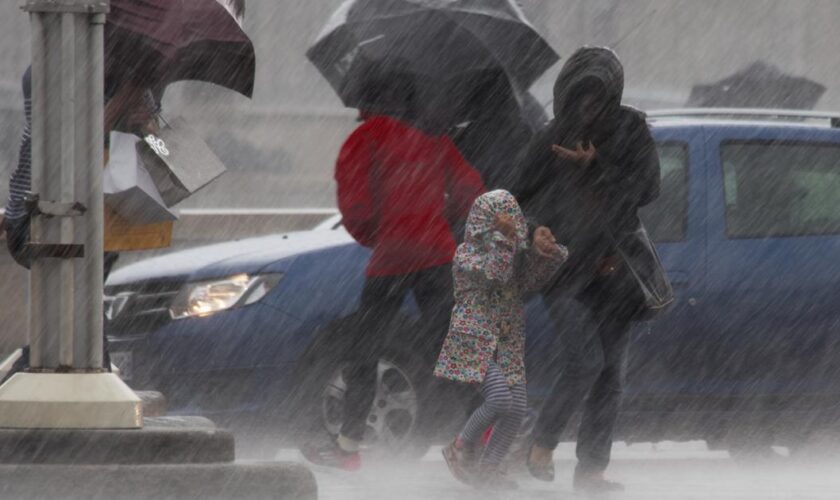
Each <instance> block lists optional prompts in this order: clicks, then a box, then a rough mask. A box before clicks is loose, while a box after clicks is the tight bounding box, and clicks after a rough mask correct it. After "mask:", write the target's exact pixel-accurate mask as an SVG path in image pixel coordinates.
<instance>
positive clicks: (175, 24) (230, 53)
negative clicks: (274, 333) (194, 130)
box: [105, 0, 256, 97]
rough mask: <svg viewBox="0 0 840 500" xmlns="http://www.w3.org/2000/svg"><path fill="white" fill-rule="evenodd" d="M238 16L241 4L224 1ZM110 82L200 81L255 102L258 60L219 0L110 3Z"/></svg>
mask: <svg viewBox="0 0 840 500" xmlns="http://www.w3.org/2000/svg"><path fill="white" fill-rule="evenodd" d="M227 3H230V4H231V5H232V9H233V10H234V12H236V8H237V5H238V4H239V3H240V2H226V5H227ZM105 52H106V58H105V60H106V67H105V74H106V82H107V84H108V85H114V86H118V85H119V84H120V83H121V82H123V81H125V80H127V79H131V80H133V81H135V82H138V81H142V82H144V83H146V84H147V85H150V86H154V87H155V88H156V90H158V92H160V91H162V89H163V87H165V86H166V85H168V84H169V83H172V82H175V81H180V80H200V81H205V82H210V83H215V84H217V85H221V86H223V87H227V88H229V89H232V90H235V91H237V92H239V93H241V94H243V95H245V96H248V97H251V95H252V94H253V91H254V73H255V68H256V56H255V54H254V46H253V44H252V43H251V40H250V39H249V38H248V36H247V35H246V34H245V32H244V31H242V28H241V27H240V25H239V23H238V22H237V19H236V18H234V16H233V15H231V13H230V12H229V11H228V8H226V6H225V5H222V3H220V2H219V1H217V0H111V12H110V13H109V14H108V21H107V23H106V25H105Z"/></svg>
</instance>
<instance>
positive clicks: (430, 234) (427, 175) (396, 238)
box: [335, 116, 485, 276]
mask: <svg viewBox="0 0 840 500" xmlns="http://www.w3.org/2000/svg"><path fill="white" fill-rule="evenodd" d="M335 180H336V182H337V183H338V208H339V210H340V211H341V215H342V216H343V218H344V226H345V227H346V228H347V230H348V231H349V232H350V234H351V235H352V236H353V238H355V239H356V241H358V242H359V243H361V244H362V245H364V246H366V247H370V248H373V255H372V256H371V259H370V262H369V263H368V267H367V275H368V276H393V275H399V274H407V273H411V272H415V271H420V270H423V269H428V268H430V267H435V266H440V265H444V264H448V263H450V262H452V258H453V256H454V254H455V247H456V244H455V239H454V237H453V236H452V230H451V229H450V226H449V220H452V219H453V218H454V219H455V220H464V219H466V216H467V214H468V213H469V210H470V207H471V206H472V203H473V201H474V200H475V199H476V198H477V197H478V196H480V195H481V194H482V193H483V192H484V191H485V189H484V184H483V183H482V181H481V176H480V175H479V173H478V172H477V171H476V170H475V169H474V168H473V167H472V166H471V165H470V164H469V163H467V162H466V160H464V158H463V157H462V156H461V154H460V153H459V152H458V150H457V149H456V147H455V145H454V144H453V143H452V141H451V140H450V139H449V138H448V137H446V136H440V137H435V136H430V135H427V134H424V133H423V132H421V131H419V130H417V129H415V128H412V127H411V126H410V125H408V124H406V123H403V122H401V121H399V120H396V119H394V118H390V117H386V116H373V117H371V118H369V119H367V120H366V121H365V122H364V123H363V124H361V125H360V126H359V127H358V128H357V129H356V130H355V131H354V132H353V133H352V134H351V135H350V137H349V138H348V139H347V142H345V143H344V146H343V147H342V148H341V153H340V154H339V157H338V162H337V164H336V169H335Z"/></svg>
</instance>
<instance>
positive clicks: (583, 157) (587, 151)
mask: <svg viewBox="0 0 840 500" xmlns="http://www.w3.org/2000/svg"><path fill="white" fill-rule="evenodd" d="M551 150H552V151H554V154H556V155H557V156H559V157H560V158H562V159H564V160H568V161H571V162H573V163H577V164H578V165H580V166H581V167H584V168H586V167H588V166H590V165H592V162H593V161H594V160H595V154H596V153H597V152H598V151H597V150H596V149H595V146H593V145H592V143H591V142H587V143H586V147H585V148H584V147H583V143H582V142H578V143H577V145H576V146H575V149H574V151H572V150H571V149H566V148H564V147H563V146H560V145H559V144H554V145H553V146H551Z"/></svg>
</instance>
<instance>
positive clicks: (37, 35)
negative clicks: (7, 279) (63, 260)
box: [29, 12, 47, 369]
mask: <svg viewBox="0 0 840 500" xmlns="http://www.w3.org/2000/svg"><path fill="white" fill-rule="evenodd" d="M29 19H30V23H31V26H32V80H31V81H32V129H31V133H32V192H34V193H43V192H44V182H43V181H44V162H45V160H46V148H45V144H46V141H45V137H46V130H47V126H46V125H47V117H46V109H47V80H46V74H47V71H46V56H47V54H46V52H47V50H46V45H47V40H46V32H45V29H44V17H43V16H42V15H41V14H39V13H35V12H33V13H30V14H29ZM41 226H42V224H41V221H40V220H38V218H37V217H36V218H35V220H33V221H32V224H31V226H30V229H29V232H30V241H31V242H32V243H39V242H41V241H43V236H42V232H43V230H42V227H41ZM43 275H44V272H43V270H42V269H41V266H38V265H35V264H34V263H33V265H32V269H31V272H30V273H29V346H30V347H29V365H30V367H31V368H33V369H40V368H41V367H42V366H43V365H42V357H43V356H42V352H43V342H44V319H45V314H44V311H43V309H42V308H40V302H39V301H38V298H39V297H43V296H44V292H45V287H44V286H43Z"/></svg>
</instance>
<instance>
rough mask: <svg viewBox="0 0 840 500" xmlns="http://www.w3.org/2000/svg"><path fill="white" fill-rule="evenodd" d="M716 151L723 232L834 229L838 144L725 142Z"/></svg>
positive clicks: (838, 222) (838, 200)
mask: <svg viewBox="0 0 840 500" xmlns="http://www.w3.org/2000/svg"><path fill="white" fill-rule="evenodd" d="M721 155H722V164H723V175H724V191H725V199H726V229H727V235H728V236H729V237H731V238H765V237H774V236H805V235H823V234H838V233H840V147H838V146H834V145H829V144H812V143H779V142H775V143H774V142H729V143H724V145H723V146H722V147H721Z"/></svg>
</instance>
